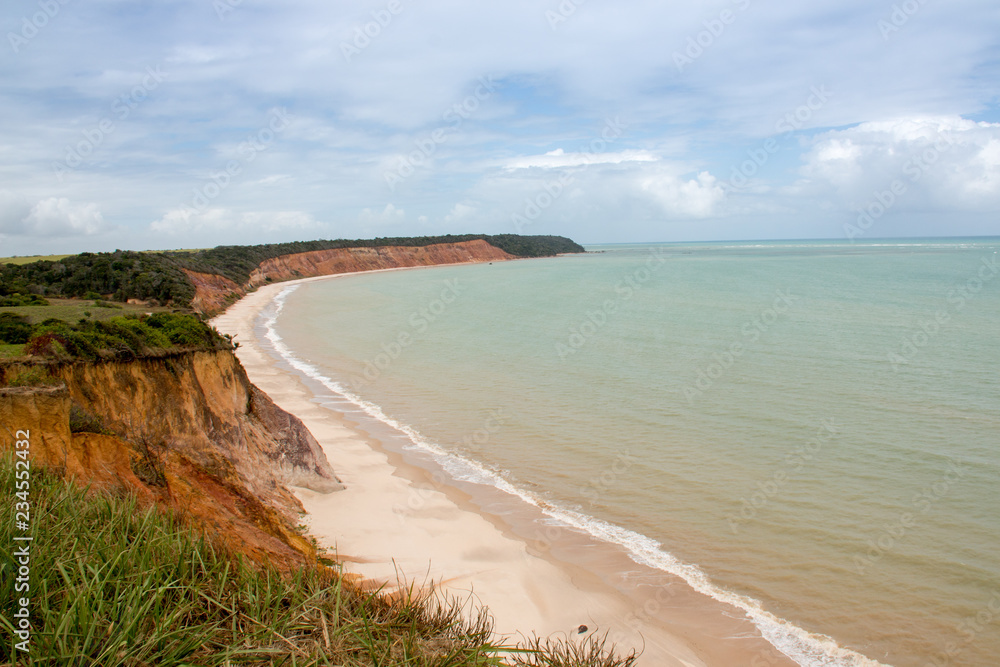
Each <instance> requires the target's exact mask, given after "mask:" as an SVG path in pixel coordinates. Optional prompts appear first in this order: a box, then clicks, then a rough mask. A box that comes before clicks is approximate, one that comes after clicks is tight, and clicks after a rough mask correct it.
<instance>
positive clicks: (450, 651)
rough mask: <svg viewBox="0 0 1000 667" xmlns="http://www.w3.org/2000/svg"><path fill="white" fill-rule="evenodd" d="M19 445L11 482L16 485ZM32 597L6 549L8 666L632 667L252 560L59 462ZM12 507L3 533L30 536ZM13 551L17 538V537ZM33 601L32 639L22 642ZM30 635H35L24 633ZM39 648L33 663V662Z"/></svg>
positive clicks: (605, 655) (6, 484)
mask: <svg viewBox="0 0 1000 667" xmlns="http://www.w3.org/2000/svg"><path fill="white" fill-rule="evenodd" d="M15 481H16V479H15V468H14V463H13V462H12V460H11V456H10V453H9V452H7V453H5V454H4V455H3V456H0V483H2V485H3V488H4V489H14V488H15ZM28 493H30V499H31V524H30V525H31V529H30V531H31V532H30V536H31V537H32V540H33V541H32V542H30V543H27V544H30V555H31V558H30V568H31V582H30V583H31V590H30V594H29V593H25V592H23V591H19V590H18V589H16V586H17V583H16V582H17V581H18V578H17V572H18V568H19V564H18V562H17V560H16V559H15V555H14V554H13V553H12V551H11V549H0V626H2V628H3V632H0V663H3V664H14V663H15V661H16V662H18V663H20V662H21V661H22V660H24V661H26V662H30V663H32V664H51V665H81V666H82V665H135V666H137V667H138V666H140V665H209V666H211V665H218V666H220V667H221V666H223V665H262V666H263V665H299V666H303V667H305V666H307V665H309V666H314V665H342V666H345V667H360V666H379V667H396V666H399V667H402V666H404V665H410V666H423V667H431V666H434V667H488V666H499V665H526V666H538V667H542V666H547V667H576V666H579V667H629V666H630V665H632V664H634V660H635V657H634V656H632V655H630V656H626V657H624V658H618V657H614V656H612V655H611V654H610V653H609V652H608V651H606V650H605V648H604V642H603V640H602V639H600V638H594V637H591V638H589V639H585V640H583V641H581V642H579V643H573V644H568V643H566V642H556V643H548V642H530V643H529V647H528V648H520V649H518V648H513V647H509V646H498V645H496V644H494V643H492V641H491V631H492V626H493V622H492V619H491V618H490V617H489V616H488V614H487V613H486V612H485V611H480V612H479V613H478V615H475V614H474V615H473V617H472V620H467V619H466V618H465V616H464V615H463V613H462V612H463V608H464V607H465V605H462V604H459V603H454V602H442V601H441V600H440V598H437V597H435V596H432V595H430V594H427V593H413V594H411V595H404V596H395V597H394V598H390V597H388V596H384V595H381V594H379V593H378V592H374V593H373V592H366V591H364V590H362V589H361V588H360V587H358V586H356V585H353V584H351V583H350V582H348V581H346V580H344V579H342V578H341V577H339V576H338V575H337V573H336V572H335V571H333V570H329V569H321V568H316V567H304V568H301V569H299V570H297V571H295V572H293V573H291V574H285V573H282V572H280V571H278V570H276V569H274V568H271V567H263V566H257V565H253V564H251V563H250V562H248V561H247V560H245V559H243V558H242V557H240V556H239V555H236V554H234V553H233V552H231V551H229V549H228V548H227V547H226V546H225V545H224V544H221V543H219V542H215V541H212V540H211V539H208V538H206V537H205V536H204V535H202V534H200V533H199V532H198V531H196V530H195V528H194V526H193V524H191V523H190V522H189V521H188V520H187V519H185V518H184V517H182V516H179V515H177V514H171V513H167V512H166V511H164V510H161V509H158V508H155V507H152V508H142V507H140V506H139V505H138V503H137V501H136V500H135V499H134V498H132V497H122V496H119V495H111V494H102V493H99V492H94V491H91V492H89V493H88V492H87V491H85V490H83V489H80V488H78V487H77V486H75V485H74V484H73V483H72V482H69V481H65V480H63V479H60V478H59V477H57V476H56V475H54V474H53V473H51V472H49V471H47V470H38V469H33V470H32V472H31V478H30V490H29V491H28ZM23 535H24V532H23V531H21V530H15V521H14V513H13V512H9V513H7V518H6V519H3V521H2V522H0V541H2V542H3V543H4V544H7V545H21V544H26V543H23V542H15V541H14V537H15V536H23ZM12 548H13V547H12ZM21 598H26V599H27V600H28V603H27V610H28V614H29V615H28V618H27V619H25V620H26V622H27V625H28V627H29V628H30V638H29V639H28V642H29V643H28V644H27V645H26V646H27V647H29V648H30V653H21V652H19V651H18V648H17V645H18V643H19V642H20V641H22V636H19V635H18V632H19V631H22V632H23V630H22V628H21V623H22V622H21V619H19V618H18V617H17V616H16V614H18V613H19V610H20V609H21V608H22V605H21V603H20V600H21ZM23 636H27V635H23ZM29 657H30V660H29Z"/></svg>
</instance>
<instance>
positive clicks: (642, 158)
mask: <svg viewBox="0 0 1000 667" xmlns="http://www.w3.org/2000/svg"><path fill="white" fill-rule="evenodd" d="M658 159H659V158H657V157H656V156H655V155H653V154H652V153H650V152H648V151H642V150H625V151H619V152H617V153H566V152H565V151H563V149H561V148H558V149H556V150H554V151H549V152H548V153H545V154H544V155H528V156H525V157H519V158H513V159H511V160H507V161H506V162H505V163H504V167H505V168H506V169H511V170H513V169H530V168H532V167H539V168H542V169H559V168H565V167H583V166H587V165H591V164H621V163H623V162H656V161H657V160H658Z"/></svg>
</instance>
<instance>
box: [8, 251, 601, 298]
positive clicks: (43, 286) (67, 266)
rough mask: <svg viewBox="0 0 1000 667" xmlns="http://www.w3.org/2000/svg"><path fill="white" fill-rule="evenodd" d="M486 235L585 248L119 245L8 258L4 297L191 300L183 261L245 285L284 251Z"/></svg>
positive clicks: (191, 267) (543, 253) (523, 254)
mask: <svg viewBox="0 0 1000 667" xmlns="http://www.w3.org/2000/svg"><path fill="white" fill-rule="evenodd" d="M479 239H481V240H484V241H486V242H487V243H490V244H491V245H493V246H496V247H497V248H500V249H501V250H504V251H506V252H508V253H510V254H511V255H514V256H516V257H548V256H552V255H557V254H561V253H572V252H583V251H584V249H583V247H581V246H580V245H578V244H576V243H574V242H573V241H571V240H570V239H567V238H564V237H561V236H518V235H516V234H499V235H494V236H488V235H485V234H463V235H458V236H453V235H446V236H421V237H413V238H376V239H355V240H347V239H339V240H326V241H324V240H320V241H299V242H294V243H272V244H266V245H256V246H219V247H217V248H211V249H208V250H192V251H169V252H133V251H128V250H116V251H115V252H111V253H81V254H79V255H70V256H67V257H63V258H61V259H52V260H49V259H43V260H39V261H35V262H31V263H27V264H13V263H9V264H0V297H8V296H12V295H17V294H20V295H21V297H22V298H23V297H26V296H28V295H39V296H47V297H77V298H99V297H100V296H105V297H108V298H110V299H113V300H115V301H121V302H123V301H127V300H128V299H141V300H146V301H155V302H156V303H159V304H167V303H172V304H174V305H178V306H187V305H189V304H190V302H191V299H192V298H193V297H194V292H195V290H194V285H192V284H191V281H190V280H188V278H187V276H186V275H185V274H184V271H183V270H182V269H189V270H193V271H200V272H203V273H214V274H218V275H221V276H225V277H226V278H228V279H230V280H232V281H233V282H235V283H237V284H238V285H243V284H245V283H246V282H247V281H248V280H249V278H250V274H251V272H252V271H253V270H254V269H256V268H257V267H258V266H259V265H260V263H261V262H263V261H265V260H268V259H272V258H274V257H279V256H281V255H289V254H294V253H300V252H310V251H314V250H328V249H331V248H361V247H365V248H374V247H384V246H410V247H420V246H426V245H433V244H437V243H458V242H462V241H473V240H479Z"/></svg>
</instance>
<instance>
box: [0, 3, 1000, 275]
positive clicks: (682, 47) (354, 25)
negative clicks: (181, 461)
mask: <svg viewBox="0 0 1000 667" xmlns="http://www.w3.org/2000/svg"><path fill="white" fill-rule="evenodd" d="M0 28H2V32H3V35H4V39H3V42H2V43H0V82H2V85H0V118H2V121H0V256H10V255H33V254H49V253H75V252H83V251H107V250H114V249H116V248H123V249H169V248H201V247H211V246H215V245H220V244H255V243H270V242H278V241H292V240H310V239H317V238H371V237H376V236H415V235H438V234H461V233H490V234H499V233H520V234H560V235H564V236H568V237H570V238H573V239H574V240H577V241H579V242H581V243H615V242H642V241H656V242H667V241H705V240H731V239H772V238H791V239H798V238H803V239H804V238H832V239H845V240H847V239H849V240H853V241H856V242H857V241H864V240H867V239H875V238H884V237H914V236H916V237H920V236H981V235H1000V216H998V213H1000V3H997V2H996V0H949V2H944V1H943V0H905V1H904V0H897V1H896V2H890V1H879V0H811V1H809V2H801V1H800V2H785V3H778V2H773V1H772V2H764V1H763V0H706V1H703V2H679V1H675V0H619V1H618V2H613V3H612V2H607V1H603V2H602V1H601V0H505V1H504V2H483V1H481V0H420V1H416V0H371V1H369V0H362V1H356V2H351V3H347V2H339V1H333V2H331V1H329V0H282V1H281V2H276V1H271V2H265V1H264V0H145V1H141V2H140V1H133V0H87V1H84V0H32V1H27V0H6V2H5V3H4V5H3V8H2V9H0Z"/></svg>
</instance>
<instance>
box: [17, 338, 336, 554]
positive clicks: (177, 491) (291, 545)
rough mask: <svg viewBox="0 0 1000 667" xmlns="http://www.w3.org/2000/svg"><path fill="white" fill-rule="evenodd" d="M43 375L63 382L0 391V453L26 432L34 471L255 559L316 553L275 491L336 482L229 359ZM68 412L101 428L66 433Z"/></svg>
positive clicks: (185, 357)
mask: <svg viewBox="0 0 1000 667" xmlns="http://www.w3.org/2000/svg"><path fill="white" fill-rule="evenodd" d="M7 370H8V372H10V371H11V370H12V369H10V368H8V369H7ZM49 370H50V372H51V373H52V374H53V375H54V376H55V377H57V378H60V379H62V380H63V381H64V382H65V385H64V386H60V387H57V388H52V387H48V388H44V387H42V388H7V389H0V433H2V437H0V441H2V448H3V449H12V448H13V442H14V440H13V434H14V432H16V430H18V429H30V431H31V435H32V437H31V454H32V461H33V465H36V466H42V467H48V468H52V469H54V470H56V471H57V472H59V473H61V474H65V475H67V476H69V477H72V478H75V479H77V480H79V481H80V482H81V483H83V484H90V485H92V486H93V487H94V488H104V489H112V490H114V489H117V490H125V491H128V492H130V493H134V494H135V495H136V496H138V497H139V498H140V499H142V500H145V501H148V502H158V503H161V504H165V505H167V506H170V507H174V508H176V509H178V510H180V511H182V512H185V513H187V514H190V515H191V516H193V517H194V518H195V519H197V520H198V521H199V522H201V523H202V524H203V525H205V526H206V527H208V528H211V529H212V530H213V531H214V532H218V533H219V534H220V535H222V536H223V537H224V539H227V540H230V539H231V540H233V541H234V546H235V547H237V548H238V549H239V550H240V551H242V552H244V553H247V554H248V555H251V556H252V557H255V558H260V559H269V560H275V562H288V563H291V562H301V561H302V560H303V557H304V558H305V559H307V560H308V559H312V558H313V557H314V556H315V552H314V550H313V548H312V546H311V545H310V544H309V543H308V542H307V541H306V540H304V539H303V538H302V537H301V536H300V535H299V534H298V533H297V532H296V531H295V529H294V526H295V525H296V524H297V523H298V519H299V514H300V512H301V510H302V508H301V505H300V504H299V502H298V500H297V499H296V498H295V496H294V495H293V494H292V493H291V492H290V491H289V490H288V489H287V488H286V485H296V486H303V487H307V488H310V489H313V490H315V491H319V492H323V493H327V492H331V491H335V490H339V489H341V488H343V487H342V485H341V484H340V482H339V480H338V479H337V477H336V475H335V474H334V473H333V470H332V469H331V468H330V465H329V463H328V461H327V460H326V456H325V455H324V454H323V452H322V449H321V448H320V447H319V444H318V443H317V442H316V440H315V438H313V436H312V435H311V434H310V433H309V431H308V429H306V427H305V425H303V424H302V422H301V421H300V420H299V419H298V418H296V417H295V416H293V415H290V414H288V413H287V412H285V411H283V410H281V408H279V407H277V406H276V405H275V404H274V403H273V402H272V401H271V400H270V399H269V398H268V397H267V395H265V394H264V393H263V392H261V391H260V390H259V389H257V388H256V387H255V386H254V385H252V384H251V383H250V381H249V380H248V378H247V376H246V373H245V371H244V370H243V367H242V366H241V365H240V363H239V361H238V360H237V359H236V357H235V356H234V355H233V354H232V353H231V352H228V351H220V352H188V353H181V354H177V355H173V356H169V357H164V358H159V359H140V360H136V361H131V362H105V363H73V364H64V365H59V364H50V365H49ZM71 410H75V411H76V414H75V416H76V417H77V418H79V416H80V415H81V414H84V413H87V414H89V415H93V416H96V417H98V418H99V419H100V420H101V421H102V422H103V428H104V429H105V430H106V431H107V432H108V433H106V434H98V433H71V432H70V414H71ZM81 411H82V412H81ZM7 431H10V433H7Z"/></svg>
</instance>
